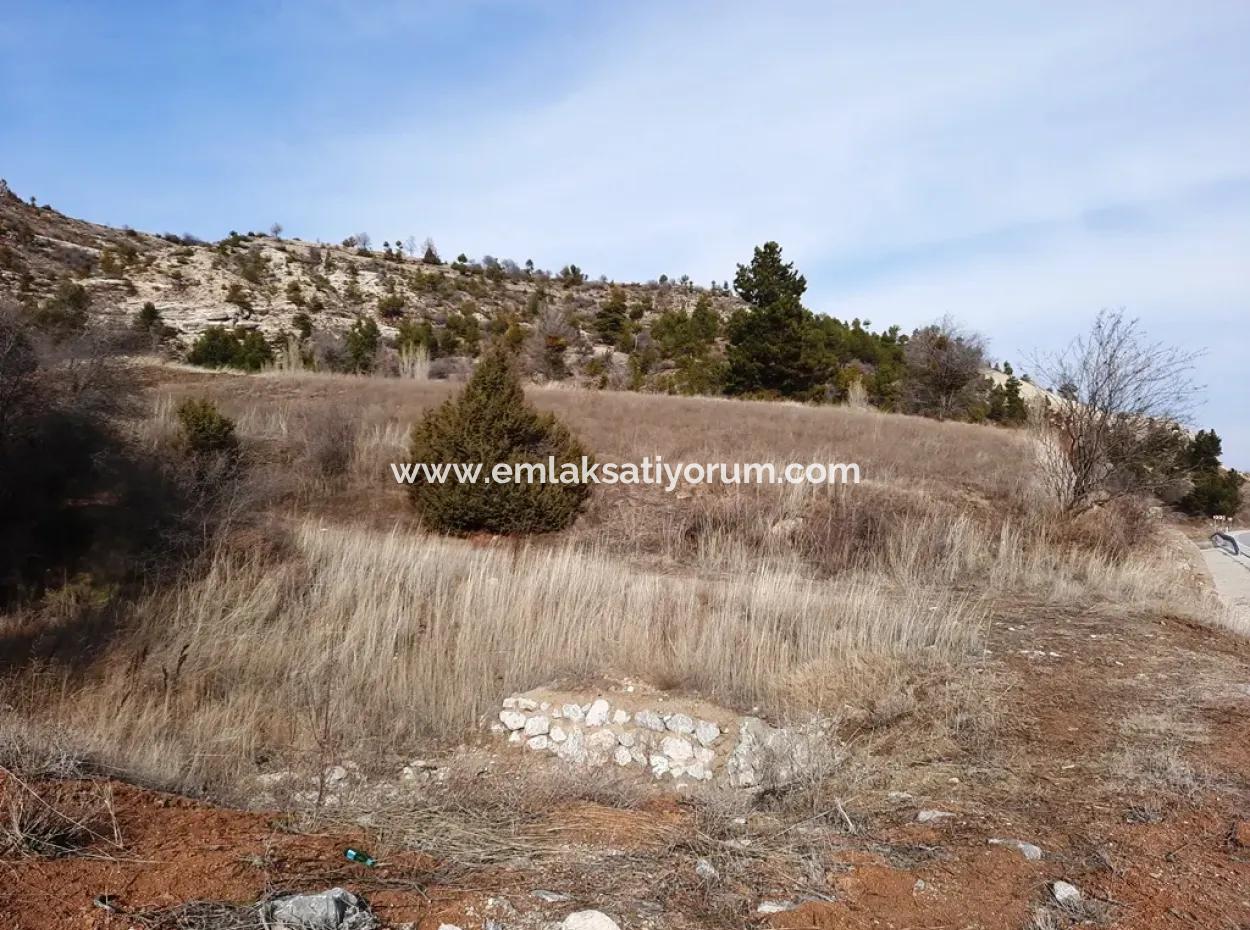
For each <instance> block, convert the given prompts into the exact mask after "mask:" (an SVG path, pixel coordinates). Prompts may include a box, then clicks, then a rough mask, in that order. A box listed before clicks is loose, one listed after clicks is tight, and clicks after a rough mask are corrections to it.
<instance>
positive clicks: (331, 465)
mask: <svg viewBox="0 0 1250 930" xmlns="http://www.w3.org/2000/svg"><path fill="white" fill-rule="evenodd" d="M303 429H304V437H303V440H304V460H305V461H306V462H307V463H308V465H309V467H310V469H311V470H312V472H313V474H315V475H316V476H317V477H318V478H320V479H323V480H326V481H330V482H338V481H340V480H341V479H342V478H343V476H344V475H346V474H347V471H348V469H349V468H350V466H351V463H352V457H353V455H354V453H355V449H356V434H357V432H358V431H359V426H358V424H357V422H356V420H355V419H354V418H353V417H352V416H351V415H349V414H348V412H347V411H346V410H345V409H343V408H342V407H339V406H326V407H323V408H320V409H319V410H316V411H313V412H311V413H310V414H309V415H308V416H307V417H306V418H305V420H304V424H303Z"/></svg>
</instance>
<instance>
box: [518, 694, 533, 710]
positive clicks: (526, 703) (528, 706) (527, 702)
mask: <svg viewBox="0 0 1250 930" xmlns="http://www.w3.org/2000/svg"><path fill="white" fill-rule="evenodd" d="M516 706H517V709H518V710H538V702H537V701H535V700H534V699H533V698H527V697H518V698H517V699H516Z"/></svg>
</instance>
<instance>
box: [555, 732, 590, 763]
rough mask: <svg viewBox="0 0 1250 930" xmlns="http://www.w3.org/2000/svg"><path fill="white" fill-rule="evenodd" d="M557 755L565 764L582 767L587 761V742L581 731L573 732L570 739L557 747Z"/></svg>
mask: <svg viewBox="0 0 1250 930" xmlns="http://www.w3.org/2000/svg"><path fill="white" fill-rule="evenodd" d="M556 755H558V756H559V757H560V758H561V759H563V760H564V761H565V762H571V763H573V764H575V765H580V764H581V763H583V762H585V761H586V742H585V740H584V738H583V737H582V731H581V730H571V731H569V734H568V739H566V740H565V741H564V742H562V743H560V744H558V745H557V746H556Z"/></svg>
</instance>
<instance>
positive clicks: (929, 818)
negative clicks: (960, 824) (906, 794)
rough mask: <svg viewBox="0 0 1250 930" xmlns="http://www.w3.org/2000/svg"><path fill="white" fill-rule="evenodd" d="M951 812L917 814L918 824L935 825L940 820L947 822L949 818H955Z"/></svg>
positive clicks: (926, 811)
mask: <svg viewBox="0 0 1250 930" xmlns="http://www.w3.org/2000/svg"><path fill="white" fill-rule="evenodd" d="M954 816H955V815H954V814H952V813H951V812H950V811H935V810H923V811H921V812H920V813H918V814H916V822H917V823H935V822H937V821H939V820H945V819H946V818H947V817H954Z"/></svg>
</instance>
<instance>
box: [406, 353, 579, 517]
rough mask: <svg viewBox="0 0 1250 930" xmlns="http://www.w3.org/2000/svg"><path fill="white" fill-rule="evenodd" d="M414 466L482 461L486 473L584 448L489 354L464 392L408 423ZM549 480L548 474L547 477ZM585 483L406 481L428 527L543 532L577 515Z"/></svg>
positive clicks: (563, 457)
mask: <svg viewBox="0 0 1250 930" xmlns="http://www.w3.org/2000/svg"><path fill="white" fill-rule="evenodd" d="M409 451H410V455H411V460H412V461H413V462H414V463H418V462H424V463H430V464H436V463H448V464H452V463H461V462H465V463H475V464H476V463H481V466H482V474H483V475H487V476H489V475H490V474H491V473H492V469H493V468H494V466H495V465H496V464H499V463H508V464H511V465H516V464H518V463H533V464H536V465H537V464H541V465H543V466H546V464H547V462H548V457H549V456H551V457H554V460H555V462H556V463H557V466H556V467H557V469H559V466H560V465H561V464H564V463H572V464H575V465H580V463H581V459H582V456H583V455H586V452H585V450H584V449H583V448H582V446H581V445H580V443H579V442H578V441H577V440H576V439H575V438H574V437H573V435H572V434H571V433H570V432H569V430H568V428H567V427H566V426H564V424H562V423H561V422H560V421H559V420H557V419H556V418H555V417H554V416H553V415H552V414H540V413H538V412H536V411H535V410H534V409H533V408H531V407H530V406H529V404H527V403H526V401H525V395H524V392H523V391H522V389H521V383H520V381H519V380H518V378H517V376H516V373H515V371H514V370H513V368H512V366H511V364H510V362H509V360H508V357H507V356H506V355H505V354H504V353H503V352H502V351H500V350H495V351H492V352H490V353H488V354H487V355H486V356H485V357H484V358H483V359H482V361H481V363H480V364H479V365H478V366H477V369H476V370H475V371H474V372H473V377H472V378H471V379H470V380H469V383H468V384H467V385H465V387H464V390H462V391H461V392H460V394H459V395H458V396H456V397H454V398H452V399H451V400H449V401H447V402H446V403H444V404H443V405H442V406H441V407H438V408H437V409H435V410H433V411H431V412H430V413H428V414H427V415H426V416H425V418H424V419H423V420H422V421H421V422H420V423H418V424H417V425H416V426H415V427H413V431H412V438H411V441H410V443H409ZM548 477H549V479H550V478H551V477H552V476H548ZM589 493H590V486H589V485H588V484H580V483H568V484H565V483H559V482H553V481H550V480H549V481H548V482H546V483H543V482H538V481H520V482H507V483H503V482H493V483H485V482H482V481H477V482H467V481H465V482H460V481H458V480H455V477H454V475H453V476H452V477H451V478H450V479H449V480H447V481H443V482H425V481H417V482H414V483H413V484H411V485H409V495H410V499H411V501H412V504H413V506H414V507H415V508H416V509H417V511H418V512H419V513H420V514H421V518H422V520H423V521H425V522H426V523H427V525H429V526H431V527H433V528H435V529H438V530H442V531H444V532H453V533H467V532H476V531H486V532H490V533H541V532H550V531H553V530H559V529H563V528H564V527H566V526H568V525H569V524H570V523H572V522H573V520H574V519H575V518H576V517H577V514H578V512H579V511H580V510H581V507H582V505H583V503H584V502H585V500H586V497H587V496H588V495H589Z"/></svg>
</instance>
